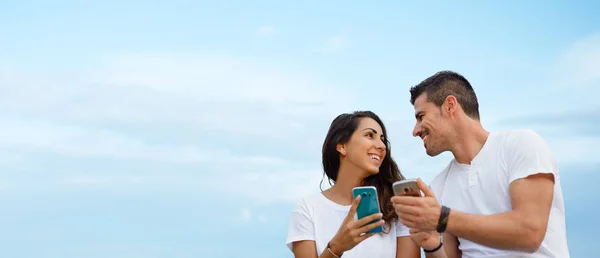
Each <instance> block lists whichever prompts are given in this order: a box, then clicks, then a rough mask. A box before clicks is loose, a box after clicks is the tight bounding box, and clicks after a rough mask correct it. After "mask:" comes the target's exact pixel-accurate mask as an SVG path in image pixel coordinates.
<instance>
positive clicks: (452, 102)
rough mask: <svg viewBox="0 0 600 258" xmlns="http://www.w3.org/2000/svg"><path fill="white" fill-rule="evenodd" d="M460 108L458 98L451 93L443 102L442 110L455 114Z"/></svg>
mask: <svg viewBox="0 0 600 258" xmlns="http://www.w3.org/2000/svg"><path fill="white" fill-rule="evenodd" d="M457 109H458V100H457V99H456V97H454V96H452V95H449V96H448V97H446V100H444V103H443V104H442V112H443V113H445V114H448V115H450V114H454V113H455V112H456V110H457Z"/></svg>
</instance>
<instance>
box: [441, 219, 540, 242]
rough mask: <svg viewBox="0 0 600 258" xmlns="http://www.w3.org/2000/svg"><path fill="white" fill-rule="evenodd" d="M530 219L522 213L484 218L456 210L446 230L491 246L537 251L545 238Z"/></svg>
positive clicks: (457, 235)
mask: <svg viewBox="0 0 600 258" xmlns="http://www.w3.org/2000/svg"><path fill="white" fill-rule="evenodd" d="M526 219H527V218H525V216H523V215H521V214H520V213H519V212H518V211H510V212H505V213H498V214H493V215H487V216H481V215H473V214H468V213H464V212H460V211H455V210H452V211H451V212H450V216H449V218H448V226H447V229H446V230H447V232H449V233H450V234H452V235H455V236H456V237H461V238H464V239H467V240H470V241H473V242H475V243H479V244H481V245H485V246H488V247H492V248H497V249H505V250H520V251H528V252H534V251H535V250H537V248H538V246H539V243H540V242H541V241H542V239H543V235H541V238H540V235H539V233H538V232H536V230H535V229H534V228H532V226H531V225H532V223H528V221H527V220H526ZM534 224H535V223H534ZM544 232H545V231H544Z"/></svg>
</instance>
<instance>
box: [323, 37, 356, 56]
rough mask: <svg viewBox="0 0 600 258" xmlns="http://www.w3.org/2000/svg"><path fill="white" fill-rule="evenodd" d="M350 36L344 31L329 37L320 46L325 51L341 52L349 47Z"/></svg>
mask: <svg viewBox="0 0 600 258" xmlns="http://www.w3.org/2000/svg"><path fill="white" fill-rule="evenodd" d="M349 43H350V42H349V40H348V36H347V35H346V33H344V32H340V33H338V34H336V35H333V36H331V37H329V38H328V39H327V40H326V41H325V43H323V45H322V46H321V47H320V48H319V50H320V51H321V52H323V53H332V52H341V51H343V50H346V49H347V48H348V47H349Z"/></svg>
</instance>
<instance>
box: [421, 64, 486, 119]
mask: <svg viewBox="0 0 600 258" xmlns="http://www.w3.org/2000/svg"><path fill="white" fill-rule="evenodd" d="M423 92H426V93H427V101H430V102H433V103H434V104H435V105H436V106H437V107H441V106H442V103H444V101H445V100H446V98H447V97H448V96H450V95H452V96H454V97H455V98H456V99H457V100H458V104H459V105H460V106H461V107H462V109H463V110H464V111H465V113H466V114H467V116H469V117H471V118H473V119H475V120H479V103H478V102H477V95H475V91H474V90H473V87H471V84H470V83H469V81H467V79H466V78H465V77H463V76H462V75H460V74H458V73H456V72H453V71H441V72H437V73H436V74H434V75H432V76H430V77H429V78H427V79H425V80H424V81H422V82H421V83H419V84H418V85H416V86H413V87H411V88H410V103H411V104H412V105H415V100H416V99H417V98H418V97H419V96H421V94H423Z"/></svg>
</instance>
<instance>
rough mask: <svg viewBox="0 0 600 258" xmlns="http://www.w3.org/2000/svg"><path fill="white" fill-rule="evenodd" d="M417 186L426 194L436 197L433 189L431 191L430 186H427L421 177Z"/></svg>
mask: <svg viewBox="0 0 600 258" xmlns="http://www.w3.org/2000/svg"><path fill="white" fill-rule="evenodd" d="M417 186H418V187H419V189H421V191H422V192H423V194H424V195H425V196H430V197H435V194H434V193H433V191H431V189H430V188H429V186H427V184H425V182H423V180H421V178H419V179H417Z"/></svg>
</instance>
